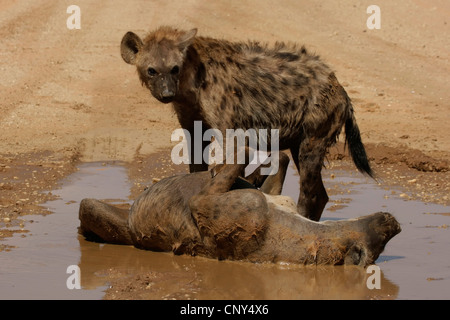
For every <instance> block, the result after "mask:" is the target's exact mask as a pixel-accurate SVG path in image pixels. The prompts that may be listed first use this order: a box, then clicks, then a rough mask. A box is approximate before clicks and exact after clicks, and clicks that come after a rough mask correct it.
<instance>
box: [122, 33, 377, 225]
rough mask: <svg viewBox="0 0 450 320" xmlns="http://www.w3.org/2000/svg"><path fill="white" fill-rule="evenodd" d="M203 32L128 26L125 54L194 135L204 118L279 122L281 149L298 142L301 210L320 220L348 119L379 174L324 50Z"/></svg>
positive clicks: (350, 137) (356, 144) (268, 125)
mask: <svg viewBox="0 0 450 320" xmlns="http://www.w3.org/2000/svg"><path fill="white" fill-rule="evenodd" d="M196 33H197V29H192V30H190V31H180V30H177V29H173V28H171V27H160V28H159V29H157V30H156V31H153V32H151V33H149V34H148V35H147V36H146V37H145V38H144V39H143V40H141V39H140V38H139V36H137V35H136V34H134V33H133V32H128V33H127V34H125V36H124V37H123V39H122V44H121V54H122V57H123V59H124V60H125V61H126V62H127V63H129V64H133V65H135V66H136V67H137V71H138V74H139V78H140V80H141V82H142V84H143V85H145V86H146V87H147V88H148V89H149V90H150V91H151V93H152V95H153V96H154V97H155V98H156V99H158V100H159V101H161V102H163V103H169V102H171V103H172V104H173V107H174V110H175V112H176V114H177V117H178V120H179V122H180V124H181V126H182V127H183V128H184V129H187V130H188V131H189V132H190V133H191V138H192V139H193V138H194V134H193V130H194V129H193V128H194V121H196V120H197V121H198V120H200V121H202V123H203V130H207V129H208V128H216V129H219V130H220V131H222V133H223V135H224V136H225V130H226V129H238V128H240V129H243V130H248V129H251V128H253V129H256V131H257V130H258V129H269V131H270V129H278V130H279V146H280V150H284V149H290V151H291V154H292V157H293V159H294V162H295V164H296V166H297V169H298V170H299V174H300V194H299V201H298V209H299V212H300V213H301V214H302V215H304V216H305V217H308V218H310V219H313V220H316V221H317V220H319V219H320V216H321V214H322V211H323V208H324V207H325V205H326V203H327V202H328V196H327V193H326V191H325V188H324V185H323V182H322V177H321V170H322V166H323V161H324V157H325V155H326V153H327V150H328V148H329V147H330V146H331V145H332V144H334V143H335V142H336V140H337V137H338V136H339V134H340V131H341V129H342V127H343V126H345V133H346V142H347V144H348V146H349V150H350V153H351V155H352V158H353V161H354V163H355V164H356V166H357V168H358V169H359V170H360V171H361V172H363V173H366V174H368V175H370V176H372V170H371V168H370V165H369V162H368V160H367V156H366V153H365V149H364V146H363V144H362V142H361V137H360V133H359V129H358V126H357V124H356V120H355V117H354V114H353V107H352V104H351V101H350V98H349V97H348V95H347V93H346V92H345V90H344V88H343V87H342V86H341V85H340V84H339V82H338V81H337V79H336V77H335V74H334V72H333V71H332V70H331V69H330V68H329V67H328V66H327V65H326V64H325V63H324V62H322V61H321V60H320V58H319V57H318V56H317V55H314V54H311V53H309V52H308V51H307V50H306V49H305V48H304V47H303V46H298V45H297V44H286V43H281V42H277V43H275V45H273V46H269V45H267V44H260V43H259V42H230V41H226V40H217V39H213V38H208V37H200V36H196ZM269 140H270V137H269ZM191 142H192V143H191V144H190V145H191V146H192V145H193V142H194V141H191ZM198 143H203V146H204V147H205V146H207V145H208V144H209V142H198ZM268 145H270V144H268ZM193 149H194V148H192V147H191V149H190V150H191V151H190V153H191V163H192V162H193V161H192V159H193ZM203 170H207V164H206V163H202V164H195V163H192V164H190V171H191V172H194V171H203Z"/></svg>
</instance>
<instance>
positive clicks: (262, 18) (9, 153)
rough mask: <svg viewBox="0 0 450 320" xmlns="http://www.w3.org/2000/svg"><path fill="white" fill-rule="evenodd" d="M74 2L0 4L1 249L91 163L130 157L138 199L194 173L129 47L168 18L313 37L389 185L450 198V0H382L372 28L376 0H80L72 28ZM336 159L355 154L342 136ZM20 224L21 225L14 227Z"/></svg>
mask: <svg viewBox="0 0 450 320" xmlns="http://www.w3.org/2000/svg"><path fill="white" fill-rule="evenodd" d="M71 4H72V3H70V2H68V1H52V0H42V1H31V0H20V1H19V0H2V1H1V2H0V43H1V46H0V238H1V239H0V252H1V251H5V252H1V253H0V254H7V252H6V251H9V250H14V248H11V247H10V246H9V245H8V237H10V236H11V235H12V234H13V233H14V232H26V229H27V226H26V225H23V223H24V222H23V220H22V219H21V217H23V216H24V215H28V214H36V213H39V214H47V213H49V212H48V211H47V210H46V209H44V208H43V207H41V206H39V205H40V204H42V203H44V202H45V201H47V200H49V199H51V198H52V197H54V196H53V194H52V193H51V192H50V191H49V190H52V189H55V188H57V187H58V184H59V183H60V181H61V179H62V178H64V177H66V176H67V175H69V174H70V173H72V172H74V171H75V170H76V166H77V164H79V163H81V162H91V161H109V160H119V161H124V162H125V163H126V164H127V166H128V168H129V178H130V179H131V182H132V183H133V188H132V190H130V198H131V199H132V198H134V197H135V196H136V195H137V194H138V193H139V192H140V191H141V190H142V184H145V183H147V182H148V181H151V180H152V179H153V178H161V177H163V176H167V175H169V174H171V173H173V172H175V171H178V172H179V171H186V170H187V167H185V166H183V167H174V166H173V165H171V163H170V157H169V152H168V151H170V149H171V147H172V146H173V145H174V143H172V142H171V141H170V135H171V133H172V131H173V130H174V129H176V128H178V127H179V124H178V123H177V119H176V117H175V114H174V112H173V110H172V108H171V106H170V105H163V104H161V103H159V102H158V101H157V100H156V99H154V98H153V97H151V95H150V93H149V92H148V90H147V89H145V88H143V87H142V86H141V85H140V83H139V80H138V76H137V74H136V71H135V68H134V67H132V66H130V65H127V64H126V63H125V62H124V61H123V60H122V58H121V56H120V50H119V45H120V41H121V39H122V36H123V35H124V34H125V33H126V32H127V31H133V32H135V33H137V34H139V35H140V36H143V35H145V33H146V32H148V31H149V30H151V29H154V28H156V27H158V26H160V25H163V24H168V25H174V26H176V27H179V28H183V29H189V28H193V27H197V28H198V30H199V31H198V34H199V35H205V36H213V37H216V38H226V39H230V40H233V41H245V40H248V39H252V40H259V41H265V42H270V43H273V42H275V41H294V42H299V43H303V44H305V46H306V47H307V48H308V49H310V50H311V51H314V52H316V53H318V54H319V55H320V56H321V57H322V58H323V59H324V61H326V62H327V63H328V64H329V65H330V66H331V67H332V68H333V69H334V70H335V72H336V75H337V77H338V79H339V81H340V82H341V83H342V84H343V86H344V87H345V89H346V90H347V92H348V94H349V96H350V97H351V98H352V101H353V102H354V108H355V111H356V117H357V121H358V124H359V127H360V130H361V134H362V139H363V142H364V143H365V144H366V146H367V151H368V154H369V157H370V158H371V160H372V165H373V167H374V170H375V172H376V174H377V177H378V179H379V182H380V183H382V184H387V185H388V184H389V185H398V186H401V187H402V188H403V189H404V190H405V195H406V194H407V196H408V197H411V198H417V199H420V200H422V201H425V202H434V203H440V204H444V205H448V204H449V203H450V161H449V159H450V137H449V131H450V102H449V101H450V90H449V88H450V77H449V74H450V41H449V37H448V35H449V31H450V30H449V27H450V18H449V17H450V2H449V1H447V0H433V1H425V0H413V1H388V0H378V1H376V3H375V4H377V5H378V6H379V7H380V8H381V29H379V30H376V29H375V30H371V29H369V28H368V27H367V25H366V21H367V19H368V17H369V16H370V14H368V13H367V12H366V9H367V7H368V6H369V5H371V4H373V3H372V2H370V1H356V0H355V1H339V2H337V1H326V2H322V1H320V2H319V1H312V0H310V1H308V0H305V1H303V0H302V1H294V0H284V1H283V0H282V1H276V2H274V1H259V0H252V1H245V2H242V1H199V0H184V1H175V0H172V1H164V2H160V1H145V0H131V1H127V2H126V4H125V2H123V1H118V0H112V1H87V0H80V1H77V2H76V4H77V5H78V6H79V7H80V9H81V29H73V30H71V29H68V28H67V26H66V20H67V19H68V18H69V16H70V14H69V13H67V12H66V10H67V7H68V6H69V5H71ZM340 140H341V141H344V139H340ZM157 152H163V153H159V154H166V155H167V157H166V158H164V157H155V156H154V155H155V153H157ZM155 159H157V161H161V165H155V163H154V161H155ZM328 159H329V160H333V161H335V160H336V161H337V160H343V161H345V160H346V159H347V154H346V152H345V151H344V150H343V144H342V143H340V144H338V145H337V147H333V149H332V150H330V155H329V157H328ZM150 167H151V168H152V170H149V169H148V168H150ZM17 225H20V226H21V227H22V229H23V230H22V229H21V230H19V231H18V230H17V229H15V230H14V231H12V230H9V227H10V226H17ZM74 232H76V230H74ZM132 278H136V279H144V280H145V275H141V276H139V275H137V276H136V275H133V276H132ZM143 282H145V281H143ZM135 283H137V284H136V285H138V283H139V281H136V282H135ZM120 285H122V286H126V284H123V283H121V284H120ZM107 297H109V298H127V297H133V296H126V295H124V296H120V295H119V296H118V294H117V293H115V294H112V293H109V294H108V295H107Z"/></svg>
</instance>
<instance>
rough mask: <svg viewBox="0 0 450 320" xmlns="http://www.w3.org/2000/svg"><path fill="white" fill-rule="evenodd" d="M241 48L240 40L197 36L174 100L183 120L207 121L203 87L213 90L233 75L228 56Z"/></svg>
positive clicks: (185, 61)
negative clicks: (202, 96)
mask: <svg viewBox="0 0 450 320" xmlns="http://www.w3.org/2000/svg"><path fill="white" fill-rule="evenodd" d="M238 52H239V46H238V44H237V43H233V42H229V41H225V40H216V39H214V38H207V37H196V38H195V40H194V43H193V44H192V45H191V46H190V47H189V48H188V50H187V51H186V57H185V60H184V63H183V70H182V73H181V75H180V79H179V93H178V95H177V97H176V99H175V101H174V103H173V106H174V110H175V112H176V113H177V116H178V118H179V120H180V121H182V119H183V120H184V121H188V122H190V121H193V120H202V121H205V118H204V111H203V108H202V105H201V91H208V90H211V88H212V87H214V86H217V85H218V81H219V79H222V82H223V80H224V78H226V77H227V76H229V74H227V71H226V68H227V66H226V64H227V63H229V61H227V58H228V59H230V57H232V56H235V55H236V54H238Z"/></svg>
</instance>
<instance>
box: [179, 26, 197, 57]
mask: <svg viewBox="0 0 450 320" xmlns="http://www.w3.org/2000/svg"><path fill="white" fill-rule="evenodd" d="M196 34H197V28H195V29H192V30H190V31H188V32H186V33H184V34H183V35H181V36H180V37H179V38H178V41H177V46H178V48H180V51H183V52H184V51H185V50H186V49H187V48H188V47H189V46H190V45H191V44H192V42H193V41H194V37H195V35H196Z"/></svg>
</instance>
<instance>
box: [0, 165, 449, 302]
mask: <svg viewBox="0 0 450 320" xmlns="http://www.w3.org/2000/svg"><path fill="white" fill-rule="evenodd" d="M323 176H324V181H325V186H326V188H327V190H328V193H329V195H330V202H329V203H328V205H327V207H326V209H325V211H324V215H323V217H322V219H323V220H325V219H328V220H329V219H331V220H337V219H348V218H355V217H358V216H361V215H366V214H369V213H373V212H376V211H388V212H391V213H392V214H394V216H395V217H396V218H397V219H398V220H399V222H400V223H401V226H402V232H401V233H400V234H399V235H397V236H396V237H394V238H393V239H392V240H391V241H390V242H389V243H388V244H387V246H386V249H385V251H384V252H383V254H382V255H381V256H380V257H379V258H378V260H377V261H376V265H377V266H378V267H379V268H380V271H381V273H380V287H381V288H380V289H377V288H372V289H370V288H368V285H367V282H368V280H370V279H369V277H370V276H372V275H373V274H372V273H367V269H363V268H360V267H343V266H337V267H304V266H296V265H273V264H251V263H241V262H230V261H216V260H210V259H204V258H199V257H188V256H174V255H173V254H171V253H155V252H149V251H143V250H139V249H136V248H134V247H130V246H118V245H109V244H99V243H92V242H88V241H85V240H84V238H83V237H82V236H80V235H78V233H77V227H78V225H79V221H78V206H79V203H80V201H81V199H83V198H86V197H90V198H97V199H109V200H108V201H109V202H110V203H117V204H123V203H131V202H132V201H129V200H128V195H129V190H130V187H131V186H130V184H129V182H128V177H127V172H126V169H125V168H124V167H123V166H122V165H121V164H120V163H107V164H105V163H85V164H82V165H80V166H79V171H78V172H76V173H74V174H73V175H71V176H69V177H68V178H67V179H65V181H64V184H63V186H62V188H61V189H58V190H54V191H52V192H53V193H54V194H56V195H58V196H59V199H58V200H55V201H51V202H48V203H46V204H45V206H46V207H47V208H48V209H49V210H50V211H52V212H53V214H51V215H48V216H26V217H25V220H26V222H25V224H26V228H27V229H28V230H29V231H30V232H29V233H24V234H17V233H16V235H15V236H14V237H13V238H11V239H8V244H9V245H11V246H15V248H13V249H12V250H11V251H9V252H7V251H3V252H0V299H102V298H103V297H104V295H105V290H106V289H107V288H108V286H109V283H108V281H107V279H106V275H107V274H108V271H109V270H112V269H114V270H125V271H126V273H127V274H137V273H141V272H157V273H161V274H165V275H168V277H169V280H168V281H164V282H162V283H160V287H159V288H158V290H159V291H158V296H157V298H159V299H164V298H169V299H170V298H177V299H449V298H450V254H449V253H450V251H449V248H450V233H449V232H450V230H449V228H448V226H449V225H450V208H449V207H446V206H440V205H435V204H431V203H423V202H419V201H412V200H408V196H407V194H404V193H402V191H400V190H395V189H392V188H387V187H383V186H382V183H381V184H377V183H376V182H375V181H373V180H371V179H368V178H365V177H364V176H362V175H361V174H359V173H357V172H356V171H352V170H343V169H339V168H334V169H333V168H332V169H327V170H324V173H323ZM284 194H285V195H289V196H292V197H293V198H294V199H295V200H297V197H298V176H296V175H295V173H294V171H293V170H292V169H290V171H289V173H288V177H287V179H286V183H285V188H284ZM0 227H2V228H6V227H7V228H9V229H14V228H17V229H19V228H21V226H10V225H9V226H7V225H5V224H4V223H2V224H0ZM72 265H75V266H78V267H79V268H80V271H81V278H80V280H81V281H80V282H81V289H72V290H70V289H68V286H67V280H68V278H69V277H70V276H71V273H67V269H68V267H70V266H72ZM185 271H186V272H190V273H189V274H193V275H194V276H193V277H192V278H191V279H187V280H186V279H183V278H180V277H178V276H174V277H173V278H172V280H171V279H170V275H176V274H180V272H185ZM180 281H188V282H189V283H188V284H189V285H187V286H181V287H183V288H182V289H180V283H179V282H180ZM372 283H373V282H372ZM175 290H177V292H174V291H175ZM148 298H155V296H150V295H149V297H148Z"/></svg>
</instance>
